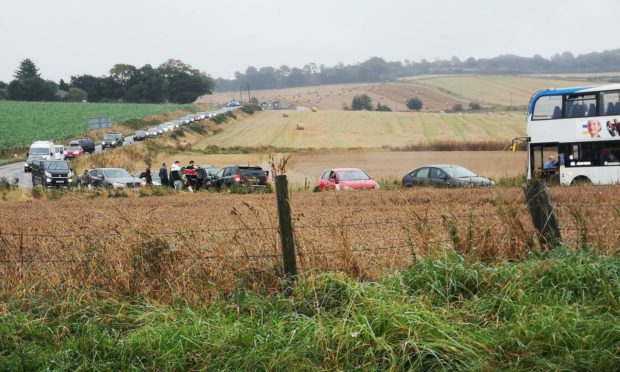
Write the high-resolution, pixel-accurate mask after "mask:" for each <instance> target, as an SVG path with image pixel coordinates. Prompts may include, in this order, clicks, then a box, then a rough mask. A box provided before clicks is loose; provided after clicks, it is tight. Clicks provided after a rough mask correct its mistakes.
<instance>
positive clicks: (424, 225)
mask: <svg viewBox="0 0 620 372" xmlns="http://www.w3.org/2000/svg"><path fill="white" fill-rule="evenodd" d="M285 202H287V203H290V201H288V199H285ZM511 208H512V209H510V210H509V211H508V212H504V213H500V212H497V213H495V214H492V213H489V212H488V211H487V212H474V210H475V208H472V209H471V210H470V212H469V213H466V214H453V213H442V214H438V215H430V216H426V215H425V216H421V215H416V214H413V215H412V216H411V217H407V218H390V219H384V220H372V221H353V222H347V221H339V222H320V223H304V222H301V221H300V222H299V223H295V221H294V220H293V219H291V225H292V231H291V232H292V234H293V244H294V245H293V249H294V251H293V257H294V258H295V261H296V263H297V264H299V267H300V269H301V271H302V272H303V271H309V270H325V271H352V272H358V271H373V270H380V269H390V268H394V267H399V266H403V265H406V264H407V263H409V262H411V261H412V260H414V259H415V258H416V257H417V256H418V255H423V254H425V253H428V252H432V251H433V250H436V249H437V248H446V247H449V248H451V249H455V250H456V251H459V252H463V253H471V254H476V255H479V256H480V257H483V258H485V257H486V258H488V257H492V256H493V255H497V254H503V255H505V256H506V257H508V258H511V257H514V256H515V255H518V254H519V252H518V251H519V250H521V253H522V252H524V251H525V250H527V249H530V248H532V245H533V244H535V243H536V239H539V238H540V234H541V233H540V232H538V231H536V230H535V229H534V227H533V226H532V223H531V222H530V221H529V216H528V208H527V204H526V203H525V198H524V199H520V200H517V201H515V202H514V205H511ZM601 209H606V210H607V211H608V212H609V213H608V215H610V216H612V217H611V218H613V220H611V221H608V222H610V224H611V225H614V226H615V225H617V223H618V222H620V221H619V220H620V213H619V212H618V211H620V204H613V203H606V204H585V203H566V202H565V203H556V204H554V205H553V206H552V210H553V211H554V213H557V216H558V219H559V221H560V223H559V224H558V226H557V229H558V233H560V234H562V241H563V242H564V243H565V244H568V245H570V246H582V245H584V244H591V245H597V246H600V247H603V248H608V249H612V250H613V249H617V247H618V246H620V230H617V229H611V230H610V231H608V232H602V231H601V228H600V227H601V225H602V221H591V220H589V218H590V217H591V216H589V212H590V211H593V210H601ZM281 234H282V231H281V227H280V226H275V225H260V226H252V225H249V224H245V225H244V226H242V227H222V228H202V229H158V230H154V231H148V232H145V231H139V230H135V229H134V230H132V229H127V230H113V231H109V232H106V234H105V236H101V235H100V234H96V233H94V232H92V231H91V232H72V231H58V232H48V231H45V232H37V231H34V230H26V229H17V230H6V229H5V230H0V246H1V247H0V253H1V255H0V274H2V273H8V272H12V273H14V274H15V273H19V274H20V275H22V276H26V275H28V273H27V271H28V270H32V269H35V268H36V269H37V270H40V273H41V275H45V273H46V272H51V271H53V270H57V271H58V272H59V273H56V275H59V276H61V275H63V274H67V275H69V274H71V273H75V272H78V271H79V270H87V269H88V270H91V271H92V270H93V269H92V268H91V266H95V267H96V268H98V269H100V270H104V268H103V267H104V266H106V265H111V266H115V267H116V268H115V270H116V271H114V272H117V273H120V272H122V270H123V269H131V268H132V267H135V265H137V264H136V263H135V262H134V261H135V260H136V257H139V259H140V260H143V261H145V262H147V261H148V262H150V261H153V260H155V261H156V260H157V259H161V260H162V265H165V264H167V263H172V264H174V265H179V266H182V267H184V270H187V271H189V270H193V271H194V274H196V273H197V272H200V271H201V270H202V271H205V270H207V269H210V268H213V271H214V272H215V271H216V270H215V268H218V270H220V271H230V272H235V273H238V272H240V271H241V270H242V269H244V268H246V269H248V270H253V271H260V270H261V268H262V269H263V270H272V271H274V270H275V271H276V272H278V273H280V274H283V275H286V272H285V269H284V268H283V267H284V264H283V259H282V257H283V253H282V251H281V248H282V244H281V243H280V244H278V240H279V239H278V238H279V237H280V236H281ZM498 236H501V238H498ZM498 243H499V244H505V247H500V248H501V249H500V250H499V251H498V248H497V246H498ZM485 244H486V245H485ZM120 246H124V247H125V246H126V247H125V248H122V249H121V248H118V249H117V247H120ZM485 246H486V247H487V248H486V249H487V251H484V249H485ZM100 247H105V249H102V248H100ZM138 251H139V252H138ZM136 252H138V253H139V254H136ZM115 255H120V256H119V257H115ZM162 257H163V259H162ZM132 265H133V266H132ZM140 265H144V264H140ZM149 265H150V264H149ZM155 266H156V267H157V268H159V269H162V270H163V269H164V267H162V266H157V265H155ZM289 274H290V275H297V273H296V272H295V273H289ZM91 275H96V272H95V273H94V274H91ZM196 275H197V274H196Z"/></svg>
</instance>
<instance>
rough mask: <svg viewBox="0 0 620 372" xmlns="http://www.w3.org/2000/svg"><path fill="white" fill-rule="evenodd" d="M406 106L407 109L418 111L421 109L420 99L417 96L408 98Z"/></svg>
mask: <svg viewBox="0 0 620 372" xmlns="http://www.w3.org/2000/svg"><path fill="white" fill-rule="evenodd" d="M407 108H408V109H409V110H414V111H420V110H422V101H421V100H420V99H419V98H418V97H413V98H409V99H408V100H407Z"/></svg>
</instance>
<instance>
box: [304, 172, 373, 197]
mask: <svg viewBox="0 0 620 372" xmlns="http://www.w3.org/2000/svg"><path fill="white" fill-rule="evenodd" d="M380 188H381V186H379V183H377V181H375V180H374V179H372V177H370V176H369V175H367V174H366V172H364V171H363V170H361V169H358V168H333V169H326V170H324V171H323V174H322V175H321V178H320V179H319V184H318V185H316V187H315V188H314V191H325V190H332V189H333V190H349V189H380Z"/></svg>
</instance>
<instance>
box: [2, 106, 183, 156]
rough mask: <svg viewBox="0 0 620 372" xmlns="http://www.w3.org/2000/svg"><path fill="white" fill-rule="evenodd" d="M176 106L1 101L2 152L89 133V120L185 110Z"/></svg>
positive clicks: (141, 116) (136, 117) (126, 118)
mask: <svg viewBox="0 0 620 372" xmlns="http://www.w3.org/2000/svg"><path fill="white" fill-rule="evenodd" d="M187 107H188V106H181V105H175V104H157V105H154V104H127V103H65V102H18V101H0V151H2V150H5V149H9V148H13V147H19V146H24V145H27V144H29V143H31V142H32V141H34V140H43V139H52V140H55V139H65V138H69V137H72V136H76V135H78V134H80V133H84V132H86V131H87V130H88V118H90V117H99V116H111V117H112V120H113V121H114V123H122V122H125V121H127V120H130V119H139V118H143V117H146V116H150V115H156V114H162V113H165V112H170V111H176V110H181V109H184V108H187Z"/></svg>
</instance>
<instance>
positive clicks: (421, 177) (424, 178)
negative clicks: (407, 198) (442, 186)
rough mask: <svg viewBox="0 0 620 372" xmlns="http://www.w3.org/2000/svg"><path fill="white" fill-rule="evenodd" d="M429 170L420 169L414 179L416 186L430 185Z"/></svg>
mask: <svg viewBox="0 0 620 372" xmlns="http://www.w3.org/2000/svg"><path fill="white" fill-rule="evenodd" d="M429 170H430V169H429V168H426V167H425V168H420V169H418V171H417V172H416V173H415V177H413V184H414V185H416V186H426V185H428V184H429V183H430V179H429V178H428V177H429Z"/></svg>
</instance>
